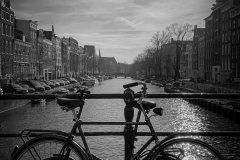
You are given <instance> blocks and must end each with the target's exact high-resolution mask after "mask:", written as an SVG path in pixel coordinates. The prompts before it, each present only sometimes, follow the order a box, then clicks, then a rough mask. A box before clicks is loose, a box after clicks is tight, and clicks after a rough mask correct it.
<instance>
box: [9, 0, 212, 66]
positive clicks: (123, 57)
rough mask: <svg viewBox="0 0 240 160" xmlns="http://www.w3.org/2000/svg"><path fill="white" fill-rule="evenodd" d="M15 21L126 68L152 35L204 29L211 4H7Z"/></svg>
mask: <svg viewBox="0 0 240 160" xmlns="http://www.w3.org/2000/svg"><path fill="white" fill-rule="evenodd" d="M11 2H12V4H13V7H14V10H15V16H16V17H17V18H18V19H27V20H33V21H38V29H44V30H51V28H52V24H53V25H54V30H55V33H56V35H57V36H59V37H72V38H74V39H76V40H77V41H78V44H79V45H80V46H84V45H94V46H95V48H96V52H97V54H98V53H99V50H100V52H101V56H102V57H115V59H116V60H117V62H126V63H129V64H130V63H132V62H133V59H134V58H135V57H136V56H137V55H138V54H140V53H142V52H143V50H144V49H145V48H146V47H147V46H151V42H150V39H151V37H152V36H153V35H154V33H156V32H158V31H160V32H162V31H164V30H165V28H166V27H167V26H169V25H171V24H173V23H179V24H185V23H189V24H192V25H197V26H198V27H199V28H204V27H205V21H204V19H205V18H206V17H207V16H209V15H210V14H211V7H212V5H213V4H214V3H215V0H11Z"/></svg>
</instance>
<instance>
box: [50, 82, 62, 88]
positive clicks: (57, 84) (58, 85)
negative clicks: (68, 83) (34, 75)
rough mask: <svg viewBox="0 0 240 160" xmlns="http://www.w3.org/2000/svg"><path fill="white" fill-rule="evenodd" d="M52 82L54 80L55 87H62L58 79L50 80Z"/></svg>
mask: <svg viewBox="0 0 240 160" xmlns="http://www.w3.org/2000/svg"><path fill="white" fill-rule="evenodd" d="M50 82H52V83H53V84H54V85H55V87H60V84H59V83H58V82H57V81H55V80H50Z"/></svg>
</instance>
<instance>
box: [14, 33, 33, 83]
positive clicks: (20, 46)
mask: <svg viewBox="0 0 240 160" xmlns="http://www.w3.org/2000/svg"><path fill="white" fill-rule="evenodd" d="M14 32H15V34H14V51H13V73H14V74H13V75H14V76H13V78H14V79H16V80H20V79H25V78H27V77H29V76H30V78H31V75H30V65H29V61H30V50H31V43H29V42H27V41H26V38H25V35H24V34H23V33H22V32H21V31H18V30H16V29H15V30H14Z"/></svg>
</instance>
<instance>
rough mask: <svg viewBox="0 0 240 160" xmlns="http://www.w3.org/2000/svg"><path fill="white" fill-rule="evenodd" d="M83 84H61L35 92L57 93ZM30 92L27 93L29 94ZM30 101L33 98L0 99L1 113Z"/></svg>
mask: <svg viewBox="0 0 240 160" xmlns="http://www.w3.org/2000/svg"><path fill="white" fill-rule="evenodd" d="M80 86H81V84H80V83H79V82H78V83H76V84H69V85H66V86H61V87H58V88H53V89H50V90H47V91H44V92H36V93H34V94H56V93H58V92H59V93H60V92H69V90H74V89H77V88H79V87H80ZM28 95H29V94H26V96H28ZM28 103H31V99H21V100H0V106H1V107H0V113H4V112H6V111H8V110H11V109H14V108H18V107H21V106H24V105H26V104H28Z"/></svg>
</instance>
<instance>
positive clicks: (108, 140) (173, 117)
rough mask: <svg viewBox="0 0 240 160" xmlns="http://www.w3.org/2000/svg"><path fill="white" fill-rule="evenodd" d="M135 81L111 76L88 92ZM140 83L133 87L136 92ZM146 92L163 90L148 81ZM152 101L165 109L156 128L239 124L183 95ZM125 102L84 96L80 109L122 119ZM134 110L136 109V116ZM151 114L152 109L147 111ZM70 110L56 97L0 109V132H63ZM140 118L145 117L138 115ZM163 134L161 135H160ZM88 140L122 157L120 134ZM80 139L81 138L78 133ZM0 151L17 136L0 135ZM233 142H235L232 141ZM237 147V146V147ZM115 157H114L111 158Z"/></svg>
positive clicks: (100, 118)
mask: <svg viewBox="0 0 240 160" xmlns="http://www.w3.org/2000/svg"><path fill="white" fill-rule="evenodd" d="M132 82H134V81H133V80H131V79H112V80H106V81H102V82H100V83H99V84H98V85H96V86H94V87H89V90H90V91H91V93H95V94H101V93H123V91H124V89H123V87H122V85H124V84H126V83H132ZM140 88H141V86H138V87H134V88H133V90H134V91H135V92H137V91H139V90H140ZM147 88H148V92H149V93H150V94H151V93H152V94H154V93H162V92H163V88H160V87H156V86H154V85H151V84H147ZM149 100H151V101H155V102H156V103H157V106H158V107H162V108H163V109H164V111H163V116H157V117H152V118H151V121H152V123H153V126H154V128H155V129H156V131H157V132H174V131H182V132H193V131H229V130H233V131H237V130H239V128H240V125H239V124H237V123H235V122H233V121H231V120H229V119H226V118H224V117H221V116H218V115H216V114H215V113H212V112H209V111H207V110H204V109H202V108H200V107H198V106H194V105H192V104H189V103H188V102H187V101H185V100H182V99H170V98H168V99H167V98H166V99H149ZM124 106H125V104H124V102H123V100H121V99H87V100H86V105H85V106H84V109H83V114H82V120H83V121H96V122H105V121H106V122H124V121H125V119H124V114H123V109H124ZM136 113H137V111H136V110H135V118H136ZM149 114H150V115H151V114H153V113H152V112H150V113H149ZM72 120H73V117H72V114H71V112H65V111H62V110H61V107H60V106H58V105H57V104H56V100H47V101H45V102H44V103H40V104H31V103H29V104H26V105H24V106H22V107H19V108H15V109H12V110H9V111H7V112H4V114H1V113H0V133H20V132H21V131H22V130H23V129H26V128H29V129H30V128H35V129H54V130H62V131H65V132H68V131H70V129H71V127H72V125H73V122H72ZM141 121H144V119H143V117H141ZM123 127H124V126H85V125H84V126H83V130H84V131H123ZM139 130H140V131H145V132H147V131H149V129H148V128H147V127H146V126H140V127H139ZM147 138H149V137H140V138H139V140H138V142H137V144H136V146H137V147H139V146H141V145H142V144H143V143H144V142H146V139H147ZM161 138H162V137H161ZM87 139H88V143H89V145H90V148H91V149H92V151H93V153H95V154H96V155H98V156H100V157H102V158H109V157H112V158H110V159H114V158H115V159H123V154H124V151H123V149H124V140H123V137H112V136H109V137H88V138H87ZM202 139H204V140H206V141H207V142H210V143H211V144H219V143H223V144H224V145H222V146H225V145H226V146H231V145H232V144H234V143H237V142H239V139H234V140H231V138H229V139H228V140H227V142H226V141H223V140H222V137H220V138H218V137H217V138H215V139H212V138H202ZM77 140H78V141H79V142H80V138H79V137H77ZM3 143H4V144H5V146H4V147H3V146H1V145H0V155H2V154H4V155H5V154H7V153H10V152H9V151H10V150H11V149H12V146H13V145H15V144H21V141H20V140H16V139H12V140H10V141H8V142H6V141H5V140H3V139H0V144H3ZM234 145H235V144H234ZM235 148H240V147H238V146H237V147H235ZM238 150H239V149H238ZM113 157H114V158H113Z"/></svg>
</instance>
